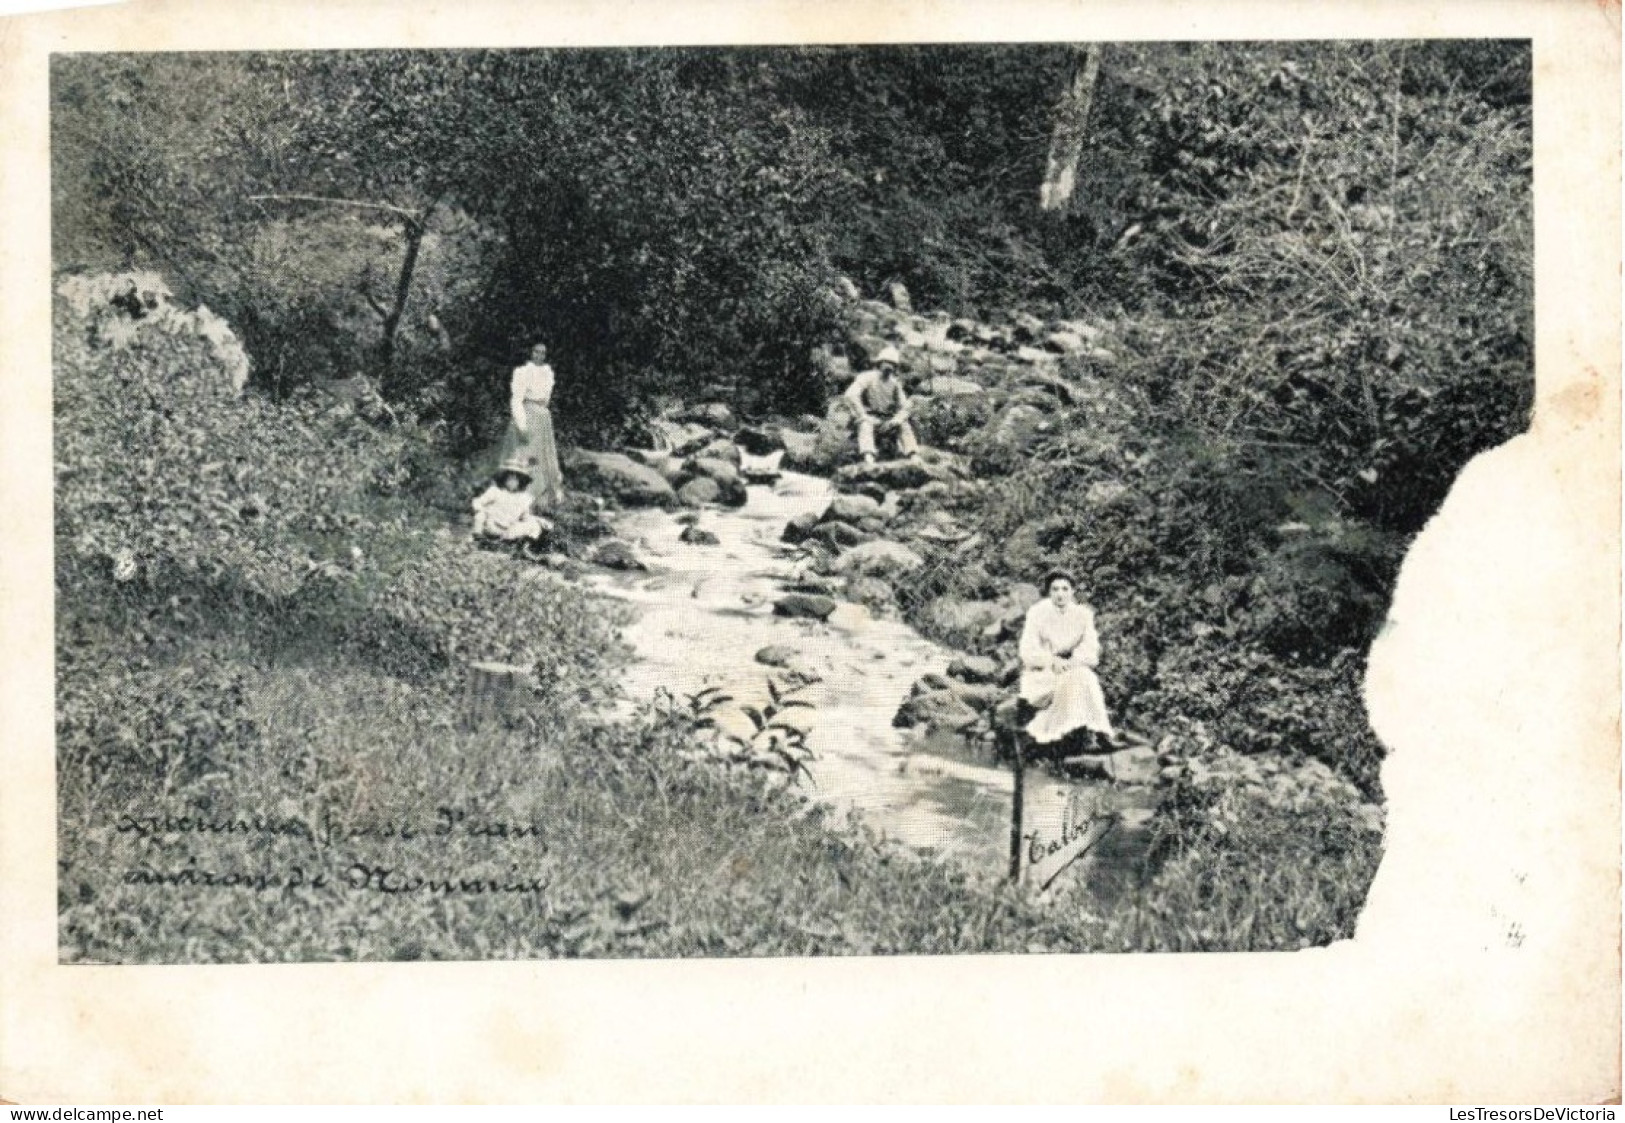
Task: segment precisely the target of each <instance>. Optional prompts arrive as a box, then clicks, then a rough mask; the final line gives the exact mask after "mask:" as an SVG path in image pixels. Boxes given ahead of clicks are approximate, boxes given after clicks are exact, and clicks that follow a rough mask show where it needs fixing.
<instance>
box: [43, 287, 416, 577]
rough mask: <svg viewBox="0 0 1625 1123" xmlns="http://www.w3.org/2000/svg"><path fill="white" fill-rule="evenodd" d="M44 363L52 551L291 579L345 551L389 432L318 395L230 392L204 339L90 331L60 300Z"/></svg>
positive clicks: (159, 571) (156, 571) (122, 565)
mask: <svg viewBox="0 0 1625 1123" xmlns="http://www.w3.org/2000/svg"><path fill="white" fill-rule="evenodd" d="M56 371H57V378H56V395H55V411H56V439H57V445H56V478H57V489H56V503H57V523H56V533H57V543H58V551H59V555H63V556H67V555H71V556H75V557H80V558H97V559H101V560H102V561H103V563H104V564H106V565H107V566H108V567H109V568H110V569H111V570H112V571H114V572H115V573H116V574H117V576H118V577H119V579H120V580H131V579H135V578H137V577H140V578H141V579H143V580H146V581H152V582H161V581H163V580H164V579H165V577H166V575H167V574H168V573H170V572H172V571H177V572H184V573H189V574H195V575H200V576H202V577H204V578H221V577H229V578H233V579H236V578H241V579H242V580H243V581H244V582H245V583H246V585H247V586H249V587H252V588H255V589H258V590H261V591H264V592H270V593H285V592H289V591H291V590H293V589H295V588H297V587H298V586H299V584H300V583H301V582H302V581H303V580H305V579H306V578H307V577H308V576H309V575H310V574H311V573H312V572H314V571H316V570H318V569H319V568H320V567H321V566H322V565H332V564H334V563H335V562H339V561H342V562H348V561H349V560H350V558H351V556H352V555H350V554H349V550H348V548H349V546H352V545H356V544H357V542H359V541H360V540H361V539H362V538H363V536H364V535H365V533H366V522H365V519H364V517H363V511H364V506H365V499H366V496H367V494H368V492H369V490H370V488H371V485H372V483H373V481H374V479H375V476H376V474H377V473H378V471H379V470H380V468H381V467H382V465H384V464H385V463H388V462H390V460H391V458H390V457H389V455H388V453H387V451H386V450H388V449H390V448H391V447H398V445H399V443H400V441H401V439H402V438H401V437H399V436H398V435H392V436H388V437H385V436H383V435H380V434H379V433H378V432H377V431H375V430H373V429H371V428H370V427H368V426H367V425H365V424H362V423H361V422H359V421H358V420H357V419H356V418H355V417H354V416H353V414H352V413H351V412H350V411H349V410H347V409H343V408H335V407H334V405H333V403H331V402H324V401H322V400H320V399H318V398H314V397H309V398H303V399H301V400H299V401H295V402H290V403H288V404H287V405H285V406H278V405H274V404H272V403H269V402H267V401H265V400H263V399H261V398H259V397H258V396H256V395H253V394H249V395H239V394H238V393H237V392H236V391H235V390H234V389H233V388H232V386H231V382H230V379H229V377H227V375H226V374H225V372H223V371H222V370H221V368H220V367H219V366H218V365H217V363H216V362H215V361H214V356H213V354H212V352H211V350H210V348H209V346H208V344H207V343H206V342H205V341H203V340H201V339H198V338H195V337H187V336H181V335H171V334H167V333H164V332H161V331H156V330H138V331H137V332H136V333H135V334H134V335H133V337H132V338H131V339H130V341H129V342H128V343H127V344H125V345H123V346H120V347H103V346H99V345H97V344H94V343H91V342H90V341H88V340H87V339H86V338H85V336H84V333H83V332H82V331H80V330H78V327H77V324H76V322H75V321H74V319H73V318H72V316H71V315H70V314H68V313H67V312H66V311H65V310H64V311H62V312H61V314H60V315H59V318H58V330H57V333H56Z"/></svg>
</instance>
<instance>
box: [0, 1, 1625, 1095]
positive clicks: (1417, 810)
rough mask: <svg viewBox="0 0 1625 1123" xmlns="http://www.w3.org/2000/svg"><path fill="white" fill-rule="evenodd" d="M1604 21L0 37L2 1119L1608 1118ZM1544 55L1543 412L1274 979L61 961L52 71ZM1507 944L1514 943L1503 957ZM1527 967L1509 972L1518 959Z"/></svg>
mask: <svg viewBox="0 0 1625 1123" xmlns="http://www.w3.org/2000/svg"><path fill="white" fill-rule="evenodd" d="M1619 20H1620V12H1619V9H1618V7H1617V6H1616V5H1614V4H1611V3H1606V2H1605V3H1595V2H1593V0H1524V2H1504V3H1502V2H1495V0H1477V2H1472V3H1468V2H1451V3H1418V2H1416V0H1377V2H1367V3H1360V4H1347V5H1342V6H1340V7H1338V8H1336V9H1335V10H1334V9H1332V8H1331V7H1330V6H1321V7H1320V8H1313V7H1311V6H1310V5H1303V4H1295V3H1291V2H1286V0H1279V2H1278V0H1270V2H1265V0H1237V2H1233V3H1224V2H1208V3H1198V2H1194V0H1192V2H1184V3H1175V2H1161V3H1149V2H1147V3H1117V2H1103V3H1079V2H1073V3H1042V2H1033V0H1023V2H1020V3H992V2H960V3H956V2H950V0H938V2H896V3H885V4H881V3H873V2H871V3H853V2H845V0H834V2H831V0H822V2H806V3H793V2H788V0H782V2H774V0H766V2H758V3H746V2H732V0H709V2H707V0H685V2H678V3H659V4H657V3H653V2H635V0H619V2H604V3H532V4H524V3H520V2H517V0H514V2H508V3H503V2H498V0H483V2H481V0H476V2H475V3H468V4H464V3H458V4H435V3H427V2H412V0H398V2H395V3H386V2H382V0H380V2H376V3H374V2H365V0H341V2H329V3H311V2H308V0H307V2H299V3H294V2H288V3H275V2H237V3H216V4H212V5H211V4H204V3H179V2H174V3H143V4H133V5H125V6H121V7H118V8H94V9H87V10H83V11H79V12H68V13H59V14H55V15H48V16H37V17H24V18H19V19H11V20H5V21H0V50H3V51H4V58H3V62H0V74H3V76H4V79H3V80H4V83H5V85H4V90H5V99H4V105H3V112H4V118H3V123H0V137H3V138H4V139H3V141H0V143H3V145H4V151H3V168H0V176H3V184H0V186H3V198H0V203H3V206H0V222H3V223H4V227H3V232H0V255H3V270H0V284H3V285H4V292H3V299H0V372H3V377H4V385H5V396H6V397H5V407H4V410H3V413H0V426H3V429H0V436H3V442H0V450H3V451H0V457H3V472H0V519H3V522H0V527H3V531H0V533H3V538H0V541H3V542H4V548H3V549H4V555H3V556H4V567H3V569H0V589H3V596H4V617H3V623H4V633H3V634H4V636H5V645H4V646H5V656H4V658H5V671H4V676H3V680H0V690H3V691H4V698H3V702H0V723H3V724H0V730H3V732H4V753H5V769H4V773H3V778H0V1098H4V1099H9V1100H12V1101H18V1102H22V1103H51V1102H78V1103H93V1102H109V1101H123V1102H159V1103H162V1102H168V1103H184V1102H268V1103H275V1102H463V1101H471V1102H528V1101H575V1102H579V1101H597V1100H609V1101H667V1100H671V1101H702V1102H707V1101H792V1102H793V1101H914V1102H922V1101H923V1102H987V1101H1003V1102H1125V1101H1127V1102H1146V1101H1150V1102H1168V1101H1175V1102H1191V1101H1194V1102H1234V1101H1266V1102H1269V1101H1311V1102H1321V1101H1324V1102H1373V1101H1378V1102H1381V1101H1389V1102H1391V1101H1412V1102H1415V1101H1449V1102H1453V1103H1473V1102H1478V1103H1484V1102H1495V1101H1500V1102H1509V1101H1513V1100H1517V1101H1523V1102H1529V1101H1547V1102H1551V1101H1567V1102H1600V1101H1607V1100H1615V1101H1617V1097H1618V1095H1619V1091H1620V1084H1619V1071H1620V1069H1619V1059H1620V1005H1619V1003H1620V984H1619V931H1620V927H1619V922H1620V903H1619V868H1620V833H1619V726H1618V713H1619V709H1618V706H1619V692H1618V691H1619V664H1618V641H1619V593H1620V586H1619V514H1620V499H1619V494H1620V492H1619V463H1620V460H1619V457H1620V442H1619V417H1620V414H1619V389H1620V386H1619V322H1620V320H1619V310H1620V283H1619V260H1620V258H1619V247H1620V226H1619V213H1620V209H1619V199H1620V197H1619V183H1620V180H1619V136H1620V131H1619V120H1620V118H1619V111H1620V103H1619V36H1620V28H1619ZM1434 36H1463V37H1508V38H1532V39H1533V40H1534V42H1535V69H1536V114H1535V116H1536V128H1535V140H1536V177H1535V179H1536V212H1537V213H1536V242H1537V248H1538V254H1539V258H1538V263H1537V277H1536V291H1537V293H1538V295H1539V309H1538V320H1537V323H1538V329H1537V342H1538V353H1537V366H1538V406H1537V417H1536V426H1535V429H1534V431H1533V432H1532V433H1531V434H1530V435H1529V436H1527V437H1524V438H1520V439H1519V440H1517V441H1514V442H1513V443H1512V444H1511V445H1509V446H1507V447H1505V448H1503V449H1501V450H1498V451H1496V452H1494V453H1492V454H1489V455H1487V456H1485V457H1483V458H1481V459H1480V460H1479V461H1477V462H1475V464H1474V465H1473V466H1472V467H1471V468H1469V470H1468V471H1467V472H1466V473H1464V475H1463V477H1462V479H1461V480H1460V481H1458V484H1457V487H1456V489H1455V491H1454V492H1453V493H1452V495H1451V497H1450V499H1449V501H1448V502H1447V504H1446V506H1445V509H1444V511H1443V512H1442V513H1441V516H1440V517H1439V518H1438V519H1436V520H1435V522H1434V524H1433V525H1432V526H1430V528H1429V529H1428V530H1427V531H1426V532H1425V533H1424V535H1423V537H1422V538H1421V539H1420V540H1419V542H1418V545H1417V546H1416V548H1415V549H1414V550H1413V552H1412V555H1411V557H1410V558H1409V560H1408V561H1407V563H1406V567H1405V571H1404V573H1403V574H1402V576H1401V581H1400V588H1399V591H1398V593H1397V595H1396V601H1395V608H1394V613H1393V620H1392V627H1391V628H1390V629H1389V631H1388V633H1387V634H1386V635H1385V637H1384V638H1383V640H1381V641H1379V647H1378V650H1377V651H1376V652H1375V654H1374V658H1373V663H1374V668H1373V675H1372V683H1371V696H1370V702H1371V709H1372V713H1373V720H1374V722H1375V724H1376V726H1377V729H1378V731H1379V732H1380V733H1381V734H1382V735H1383V737H1384V739H1385V740H1386V741H1387V742H1388V743H1389V745H1390V746H1391V747H1393V748H1394V749H1395V755H1394V758H1393V760H1392V763H1391V764H1390V766H1389V769H1388V771H1387V773H1386V775H1385V780H1386V782H1387V784H1388V788H1389V793H1390V797H1391V824H1390V836H1389V856H1388V858H1387V859H1386V860H1385V863H1384V866H1383V869H1382V871H1381V872H1380V873H1379V875H1378V881H1377V885H1376V886H1375V887H1374V889H1373V894H1372V899H1371V904H1370V906H1369V908H1368V909H1367V911H1366V914H1365V915H1364V916H1363V917H1362V922H1361V928H1360V933H1359V936H1358V938H1357V939H1356V940H1355V941H1352V942H1349V943H1345V944H1342V945H1338V946H1336V947H1333V948H1329V949H1323V950H1318V951H1313V952H1305V953H1298V954H1295V955H1274V956H1241V955H1224V956H1217V955H1216V956H1206V957H1195V956H1165V957H1151V956H1137V957H1130V956H1093V957H1088V956H1076V957H1069V956H1010V957H960V958H927V957H911V958H899V959H845V960H823V961H818V960H768V961H750V960H746V961H687V962H673V961H642V962H603V961H596V962H572V963H516V964H478V963H457V964H417V963H414V964H401V965H395V964H363V965H353V966H352V965H304V966H298V965H296V966H275V967H173V968H167V967H163V968H161V967H139V968H134V967H132V968H97V967H60V966H57V964H56V925H55V918H56V911H55V896H54V875H55V871H54V824H53V811H52V808H53V798H52V791H53V787H52V785H53V772H52V768H53V754H52V717H53V707H52V672H51V666H52V663H51V656H52V617H51V612H50V603H51V593H50V589H51V582H50V573H51V539H50V520H51V475H50V464H51V456H50V427H49V419H50V416H51V401H50V344H49V320H50V316H49V283H48V279H49V264H50V256H49V255H50V241H49V233H48V230H49V191H48V181H49V180H48V161H47V134H46V115H45V105H46V100H45V88H46V87H45V74H46V69H45V68H46V65H47V57H48V53H49V52H51V51H57V50H129V49H183V48H184V49H250V48H293V47H334V46H392V45H399V46H498V45H521V44H530V45H543V44H605V45H611V44H614V45H631V44H644V43H690V42H741V43H742V42H763V43H786V42H796V41H820V42H880V41H950V40H977V39H988V38H996V39H1000V40H1005V41H1027V40H1039V39H1058V40H1087V39H1099V40H1105V41H1111V40H1118V39H1136V38H1138V39H1200V38H1221V39H1246V38H1256V39H1267V38H1281V37H1291V38H1330V37H1337V38H1365V37H1373V38H1375V37H1401V38H1409V37H1434ZM1509 935H1513V936H1514V938H1513V939H1508V938H1507V937H1508V936H1509ZM1514 944H1517V946H1513V945H1514Z"/></svg>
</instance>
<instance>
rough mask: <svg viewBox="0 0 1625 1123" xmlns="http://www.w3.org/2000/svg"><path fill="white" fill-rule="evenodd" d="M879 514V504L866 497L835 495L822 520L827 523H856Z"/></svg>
mask: <svg viewBox="0 0 1625 1123" xmlns="http://www.w3.org/2000/svg"><path fill="white" fill-rule="evenodd" d="M879 513H880V504H879V502H877V501H876V500H875V499H874V498H872V497H871V496H868V495H837V496H836V497H835V498H834V499H832V500H831V501H830V504H829V509H828V510H826V511H825V512H824V518H825V519H826V520H829V521H835V520H837V519H838V520H840V521H841V522H849V523H853V522H857V521H858V520H859V519H866V518H871V517H873V516H875V515H878V514H879Z"/></svg>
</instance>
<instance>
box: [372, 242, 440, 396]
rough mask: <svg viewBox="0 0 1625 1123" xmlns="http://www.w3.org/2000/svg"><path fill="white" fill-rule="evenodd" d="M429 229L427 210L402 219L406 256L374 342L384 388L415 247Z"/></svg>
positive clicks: (391, 378) (389, 379) (409, 288)
mask: <svg viewBox="0 0 1625 1123" xmlns="http://www.w3.org/2000/svg"><path fill="white" fill-rule="evenodd" d="M428 229H429V211H427V210H425V211H424V212H423V213H422V214H421V215H419V216H417V217H415V218H409V219H407V220H406V257H405V259H404V260H403V261H402V262H401V273H400V276H399V277H397V278H396V279H395V303H394V304H392V305H391V306H390V309H389V312H388V313H387V314H385V316H384V335H383V339H381V340H380V341H379V343H378V365H379V368H380V369H379V375H380V378H379V382H380V384H381V385H382V386H384V387H385V388H386V393H387V391H388V390H390V389H393V386H392V385H391V383H392V382H393V381H394V373H395V333H396V331H397V330H398V329H399V328H400V326H401V316H402V315H404V314H405V312H406V298H407V297H408V296H409V295H410V294H411V292H412V273H413V271H414V270H416V269H417V264H418V249H419V247H421V246H422V245H423V235H424V234H426V233H427V232H428Z"/></svg>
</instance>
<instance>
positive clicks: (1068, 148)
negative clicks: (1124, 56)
mask: <svg viewBox="0 0 1625 1123" xmlns="http://www.w3.org/2000/svg"><path fill="white" fill-rule="evenodd" d="M1104 53H1105V48H1104V47H1103V46H1101V45H1100V44H1099V43H1091V44H1089V45H1088V46H1087V47H1084V48H1083V49H1082V50H1081V51H1080V52H1079V55H1078V60H1077V62H1076V64H1075V65H1074V66H1073V68H1072V80H1071V81H1070V82H1068V83H1067V88H1066V92H1065V93H1063V94H1062V95H1061V100H1060V103H1059V104H1058V105H1057V106H1056V108H1055V132H1054V134H1053V135H1052V136H1051V138H1050V145H1049V160H1048V162H1047V163H1046V165H1045V168H1044V182H1043V183H1042V184H1041V185H1040V186H1039V189H1038V205H1039V206H1040V207H1042V208H1043V209H1044V210H1046V211H1058V210H1061V209H1063V208H1064V207H1066V205H1067V204H1068V203H1069V202H1071V200H1072V192H1073V190H1074V188H1075V187H1076V186H1077V179H1078V161H1079V160H1080V159H1082V157H1083V138H1084V135H1085V132H1086V131H1087V129H1088V125H1089V107H1090V106H1091V105H1093V104H1094V100H1095V84H1096V83H1097V82H1098V81H1099V79H1100V59H1101V56H1102V55H1103V54H1104Z"/></svg>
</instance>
